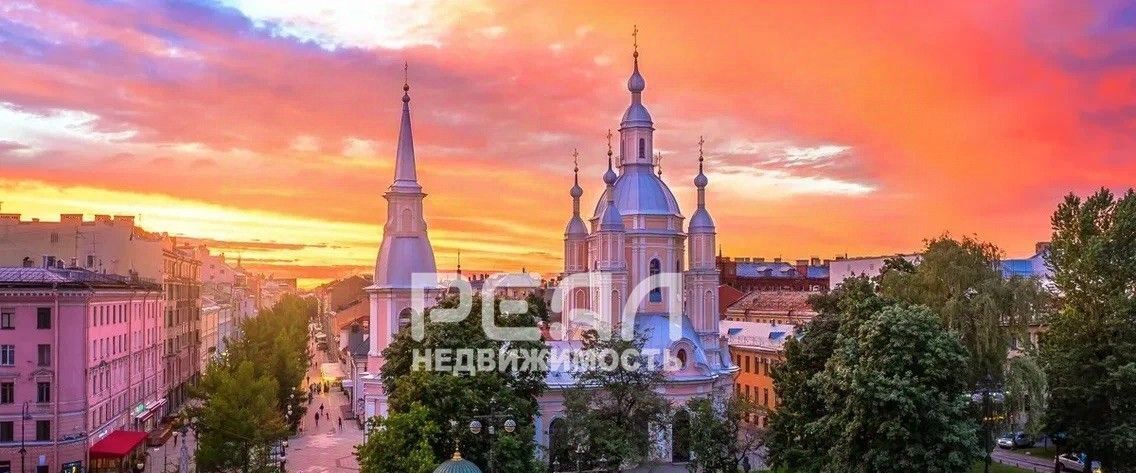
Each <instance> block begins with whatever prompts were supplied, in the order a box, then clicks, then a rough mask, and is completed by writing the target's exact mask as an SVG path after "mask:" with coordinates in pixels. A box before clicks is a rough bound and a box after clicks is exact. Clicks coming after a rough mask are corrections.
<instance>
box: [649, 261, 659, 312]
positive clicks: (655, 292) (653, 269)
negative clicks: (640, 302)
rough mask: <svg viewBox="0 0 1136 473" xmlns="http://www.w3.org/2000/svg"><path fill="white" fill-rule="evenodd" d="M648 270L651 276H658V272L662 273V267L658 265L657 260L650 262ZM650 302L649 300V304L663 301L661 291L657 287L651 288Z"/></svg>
mask: <svg viewBox="0 0 1136 473" xmlns="http://www.w3.org/2000/svg"><path fill="white" fill-rule="evenodd" d="M648 270H649V272H650V275H651V276H655V275H658V274H659V271H662V265H661V264H659V259H658V258H654V259H652V260H651V264H650V267H649V268H648ZM650 300H651V302H662V301H663V290H662V289H661V288H659V287H657V286H656V287H654V288H652V289H651V295H650Z"/></svg>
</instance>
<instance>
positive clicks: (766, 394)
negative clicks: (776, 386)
mask: <svg viewBox="0 0 1136 473" xmlns="http://www.w3.org/2000/svg"><path fill="white" fill-rule="evenodd" d="M761 394H762V398H763V399H762V400H761V405H763V406H765V407H769V388H764V389H762V390H761Z"/></svg>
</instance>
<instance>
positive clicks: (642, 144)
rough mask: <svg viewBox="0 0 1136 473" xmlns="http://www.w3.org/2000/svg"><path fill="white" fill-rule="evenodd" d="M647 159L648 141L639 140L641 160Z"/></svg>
mask: <svg viewBox="0 0 1136 473" xmlns="http://www.w3.org/2000/svg"><path fill="white" fill-rule="evenodd" d="M645 157H647V140H645V139H643V138H639V159H643V158H645Z"/></svg>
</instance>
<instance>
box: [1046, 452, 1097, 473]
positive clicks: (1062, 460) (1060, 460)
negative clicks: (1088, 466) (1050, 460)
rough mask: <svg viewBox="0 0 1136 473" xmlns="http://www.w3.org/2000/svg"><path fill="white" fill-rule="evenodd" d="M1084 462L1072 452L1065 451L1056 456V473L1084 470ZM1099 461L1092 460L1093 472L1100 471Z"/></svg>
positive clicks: (1075, 472)
mask: <svg viewBox="0 0 1136 473" xmlns="http://www.w3.org/2000/svg"><path fill="white" fill-rule="evenodd" d="M1084 469H1085V464H1084V463H1082V462H1081V457H1080V456H1079V455H1075V454H1072V453H1066V454H1063V455H1058V456H1057V473H1062V472H1069V473H1080V472H1082V471H1084ZM1100 471H1101V466H1100V462H1098V461H1093V473H1100Z"/></svg>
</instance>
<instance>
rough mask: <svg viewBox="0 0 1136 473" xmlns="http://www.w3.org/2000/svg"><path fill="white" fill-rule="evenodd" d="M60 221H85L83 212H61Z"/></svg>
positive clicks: (78, 222)
mask: <svg viewBox="0 0 1136 473" xmlns="http://www.w3.org/2000/svg"><path fill="white" fill-rule="evenodd" d="M59 223H72V224H76V225H78V224H80V223H83V214H59Z"/></svg>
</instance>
